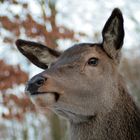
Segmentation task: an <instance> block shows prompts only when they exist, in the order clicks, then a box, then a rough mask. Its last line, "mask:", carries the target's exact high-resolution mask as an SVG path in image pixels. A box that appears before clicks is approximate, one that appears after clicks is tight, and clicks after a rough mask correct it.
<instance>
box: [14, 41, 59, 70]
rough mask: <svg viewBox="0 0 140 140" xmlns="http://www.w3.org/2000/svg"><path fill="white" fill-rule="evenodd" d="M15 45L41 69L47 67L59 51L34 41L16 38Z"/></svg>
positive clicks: (54, 59) (55, 58) (57, 55)
mask: <svg viewBox="0 0 140 140" xmlns="http://www.w3.org/2000/svg"><path fill="white" fill-rule="evenodd" d="M16 46H17V48H18V50H19V51H20V52H21V53H22V54H23V55H24V56H25V57H27V58H28V59H29V60H30V61H31V62H32V63H33V64H35V65H36V66H38V67H40V68H42V69H47V68H48V65H49V64H51V63H52V62H54V61H56V60H57V57H59V55H60V53H59V52H57V51H55V50H53V49H51V48H48V47H46V46H44V45H42V44H39V43H36V42H31V41H25V40H21V39H18V40H17V41H16Z"/></svg>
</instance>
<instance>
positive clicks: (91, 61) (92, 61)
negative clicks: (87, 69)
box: [88, 57, 98, 66]
mask: <svg viewBox="0 0 140 140" xmlns="http://www.w3.org/2000/svg"><path fill="white" fill-rule="evenodd" d="M97 64H98V58H95V57H92V58H90V59H89V60H88V65H90V66H97Z"/></svg>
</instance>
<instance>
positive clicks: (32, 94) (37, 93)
mask: <svg viewBox="0 0 140 140" xmlns="http://www.w3.org/2000/svg"><path fill="white" fill-rule="evenodd" d="M45 94H52V95H54V96H55V100H56V101H58V99H59V97H60V94H59V93H57V92H33V93H31V96H37V95H45Z"/></svg>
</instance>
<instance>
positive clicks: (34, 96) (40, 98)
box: [30, 92, 60, 107]
mask: <svg viewBox="0 0 140 140" xmlns="http://www.w3.org/2000/svg"><path fill="white" fill-rule="evenodd" d="M59 96H60V94H59V93H56V92H34V93H31V96H30V97H31V100H32V102H33V103H34V104H35V105H37V106H39V107H49V106H51V105H53V104H54V103H56V102H57V101H58V99H59Z"/></svg>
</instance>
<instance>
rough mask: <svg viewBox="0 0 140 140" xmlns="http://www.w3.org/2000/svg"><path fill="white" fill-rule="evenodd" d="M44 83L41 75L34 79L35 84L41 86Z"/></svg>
mask: <svg viewBox="0 0 140 140" xmlns="http://www.w3.org/2000/svg"><path fill="white" fill-rule="evenodd" d="M44 83H45V78H43V77H39V78H38V79H36V81H35V84H36V86H42V85H43V84H44Z"/></svg>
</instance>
